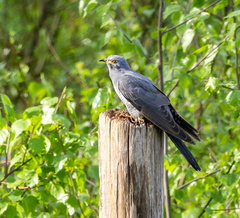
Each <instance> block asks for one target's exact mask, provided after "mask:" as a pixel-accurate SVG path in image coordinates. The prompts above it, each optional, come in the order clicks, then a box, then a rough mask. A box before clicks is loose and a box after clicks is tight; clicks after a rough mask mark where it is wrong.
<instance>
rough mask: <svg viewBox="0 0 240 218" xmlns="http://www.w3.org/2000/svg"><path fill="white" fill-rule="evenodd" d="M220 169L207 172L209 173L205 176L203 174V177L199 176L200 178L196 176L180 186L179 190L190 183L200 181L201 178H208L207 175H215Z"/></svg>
mask: <svg viewBox="0 0 240 218" xmlns="http://www.w3.org/2000/svg"><path fill="white" fill-rule="evenodd" d="M219 171H220V170H216V171H214V172H212V173H209V174H207V175H205V176H201V177H198V178H196V179H193V180H191V181H189V182H187V183H185V184H183V185H182V186H180V187H178V190H179V189H182V188H184V187H186V186H188V185H190V184H191V183H193V182H196V181H198V180H200V179H204V178H206V177H208V176H212V175H214V174H215V173H217V172H219Z"/></svg>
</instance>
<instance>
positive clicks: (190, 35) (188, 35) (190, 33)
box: [182, 29, 195, 52]
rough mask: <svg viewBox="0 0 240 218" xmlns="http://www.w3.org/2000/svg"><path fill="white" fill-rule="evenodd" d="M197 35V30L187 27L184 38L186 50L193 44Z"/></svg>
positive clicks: (183, 45)
mask: <svg viewBox="0 0 240 218" xmlns="http://www.w3.org/2000/svg"><path fill="white" fill-rule="evenodd" d="M194 35H195V31H194V30H193V29H187V30H186V31H185V32H184V34H183V38H182V48H183V51H184V52H185V51H186V50H187V47H188V46H189V45H190V44H191V42H192V40H193V37H194Z"/></svg>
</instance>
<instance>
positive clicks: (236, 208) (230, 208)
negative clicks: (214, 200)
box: [211, 207, 240, 211]
mask: <svg viewBox="0 0 240 218" xmlns="http://www.w3.org/2000/svg"><path fill="white" fill-rule="evenodd" d="M211 210H213V211H228V210H240V207H239V208H228V209H211Z"/></svg>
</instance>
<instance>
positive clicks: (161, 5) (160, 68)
mask: <svg viewBox="0 0 240 218" xmlns="http://www.w3.org/2000/svg"><path fill="white" fill-rule="evenodd" d="M163 8H164V0H160V2H159V12H158V58H159V65H158V73H159V81H160V89H161V90H162V91H164V79H163V54H162V53H163V52H162V31H161V29H162V28H163Z"/></svg>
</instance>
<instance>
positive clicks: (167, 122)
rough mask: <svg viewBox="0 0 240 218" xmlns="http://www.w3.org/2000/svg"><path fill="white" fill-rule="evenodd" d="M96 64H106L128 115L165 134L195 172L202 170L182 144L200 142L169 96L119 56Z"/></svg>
mask: <svg viewBox="0 0 240 218" xmlns="http://www.w3.org/2000/svg"><path fill="white" fill-rule="evenodd" d="M99 61H103V62H105V63H106V64H107V66H108V69H109V76H110V78H111V80H112V84H113V87H114V89H115V92H116V93H117V95H118V97H119V98H120V99H121V100H122V102H123V103H124V104H125V105H126V107H127V110H128V112H129V113H130V115H131V116H132V117H133V118H134V119H136V120H140V119H142V118H143V117H145V118H146V119H147V120H149V121H151V122H152V123H153V124H154V125H156V126H157V127H158V128H160V129H162V130H163V131H164V132H166V134H167V135H168V137H169V138H170V139H171V140H172V141H173V143H174V144H175V145H176V147H177V148H178V149H179V151H180V152H181V153H182V155H183V156H184V157H185V158H186V160H187V161H188V163H189V164H190V165H191V166H192V167H193V168H194V169H195V170H197V171H201V168H200V167H199V165H198V163H197V161H196V160H195V158H194V157H193V155H192V154H191V152H190V151H189V150H188V148H187V146H186V145H185V144H184V143H183V141H182V140H184V141H186V142H189V143H190V144H195V143H194V141H193V140H192V138H194V139H196V140H198V141H200V139H199V137H198V134H199V133H198V131H197V130H196V129H195V128H194V127H193V126H191V125H190V124H189V123H188V122H187V121H186V120H184V119H183V118H182V117H181V116H180V115H179V114H178V113H177V112H176V110H175V109H174V108H173V106H172V105H171V103H170V101H169V99H168V97H167V96H166V95H165V94H164V93H163V92H161V91H160V90H159V89H158V88H157V87H156V86H155V85H154V83H153V82H152V81H151V80H149V79H148V78H147V77H145V76H143V75H142V74H139V73H137V72H135V71H133V70H132V69H131V68H130V67H129V65H128V63H127V61H126V60H125V59H124V58H123V57H122V56H119V55H110V56H109V57H108V58H105V59H100V60H99Z"/></svg>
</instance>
